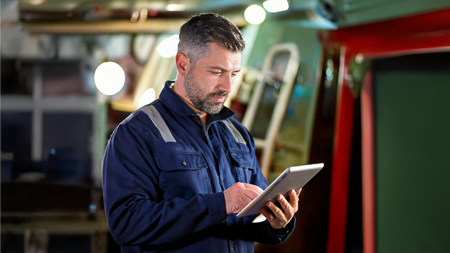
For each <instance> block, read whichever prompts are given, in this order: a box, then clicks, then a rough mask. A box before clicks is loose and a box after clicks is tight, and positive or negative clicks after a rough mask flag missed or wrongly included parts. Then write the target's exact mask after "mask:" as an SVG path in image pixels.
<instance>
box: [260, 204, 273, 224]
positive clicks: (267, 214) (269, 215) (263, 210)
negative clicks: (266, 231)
mask: <svg viewBox="0 0 450 253" xmlns="http://www.w3.org/2000/svg"><path fill="white" fill-rule="evenodd" d="M259 211H260V212H261V214H262V215H264V217H266V219H267V220H268V221H269V222H272V221H273V220H274V219H275V216H273V215H272V213H271V212H270V211H269V209H268V208H267V207H263V208H261V210H259Z"/></svg>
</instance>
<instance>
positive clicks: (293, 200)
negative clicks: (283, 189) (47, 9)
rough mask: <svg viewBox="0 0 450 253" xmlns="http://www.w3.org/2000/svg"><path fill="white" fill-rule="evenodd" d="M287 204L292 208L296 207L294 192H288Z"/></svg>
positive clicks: (296, 196) (296, 198) (296, 199)
mask: <svg viewBox="0 0 450 253" xmlns="http://www.w3.org/2000/svg"><path fill="white" fill-rule="evenodd" d="M300 191H301V190H300ZM289 203H290V204H291V206H292V207H295V206H297V205H298V194H297V193H296V192H295V191H294V190H290V191H289Z"/></svg>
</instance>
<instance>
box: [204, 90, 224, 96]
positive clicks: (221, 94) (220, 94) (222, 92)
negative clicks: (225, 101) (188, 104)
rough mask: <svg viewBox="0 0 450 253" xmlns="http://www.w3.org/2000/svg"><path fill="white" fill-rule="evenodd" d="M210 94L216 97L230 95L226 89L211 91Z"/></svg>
mask: <svg viewBox="0 0 450 253" xmlns="http://www.w3.org/2000/svg"><path fill="white" fill-rule="evenodd" d="M208 96H209V97H216V96H220V97H227V96H228V93H227V92H225V91H216V92H213V93H209V95H208Z"/></svg>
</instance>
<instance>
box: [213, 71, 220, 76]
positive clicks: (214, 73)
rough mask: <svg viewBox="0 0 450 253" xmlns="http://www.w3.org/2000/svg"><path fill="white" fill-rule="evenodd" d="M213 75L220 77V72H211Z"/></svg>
mask: <svg viewBox="0 0 450 253" xmlns="http://www.w3.org/2000/svg"><path fill="white" fill-rule="evenodd" d="M211 74H213V75H220V72H214V71H211Z"/></svg>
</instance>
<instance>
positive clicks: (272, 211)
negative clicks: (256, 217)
mask: <svg viewBox="0 0 450 253" xmlns="http://www.w3.org/2000/svg"><path fill="white" fill-rule="evenodd" d="M301 191H302V189H300V190H299V191H298V192H295V191H294V190H290V191H289V193H288V195H289V202H288V201H287V200H286V198H285V197H284V196H283V195H278V197H277V200H278V202H279V203H280V206H281V208H279V207H277V206H276V205H275V204H274V203H273V202H272V201H267V203H266V206H265V207H263V208H261V210H260V211H261V213H262V214H263V215H264V216H265V217H266V219H267V220H268V221H269V223H270V225H271V226H272V227H273V228H274V229H280V228H284V227H285V226H286V225H287V224H288V223H289V222H290V221H291V219H292V217H294V214H295V213H296V212H297V211H298V196H299V195H300V192H301Z"/></svg>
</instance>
